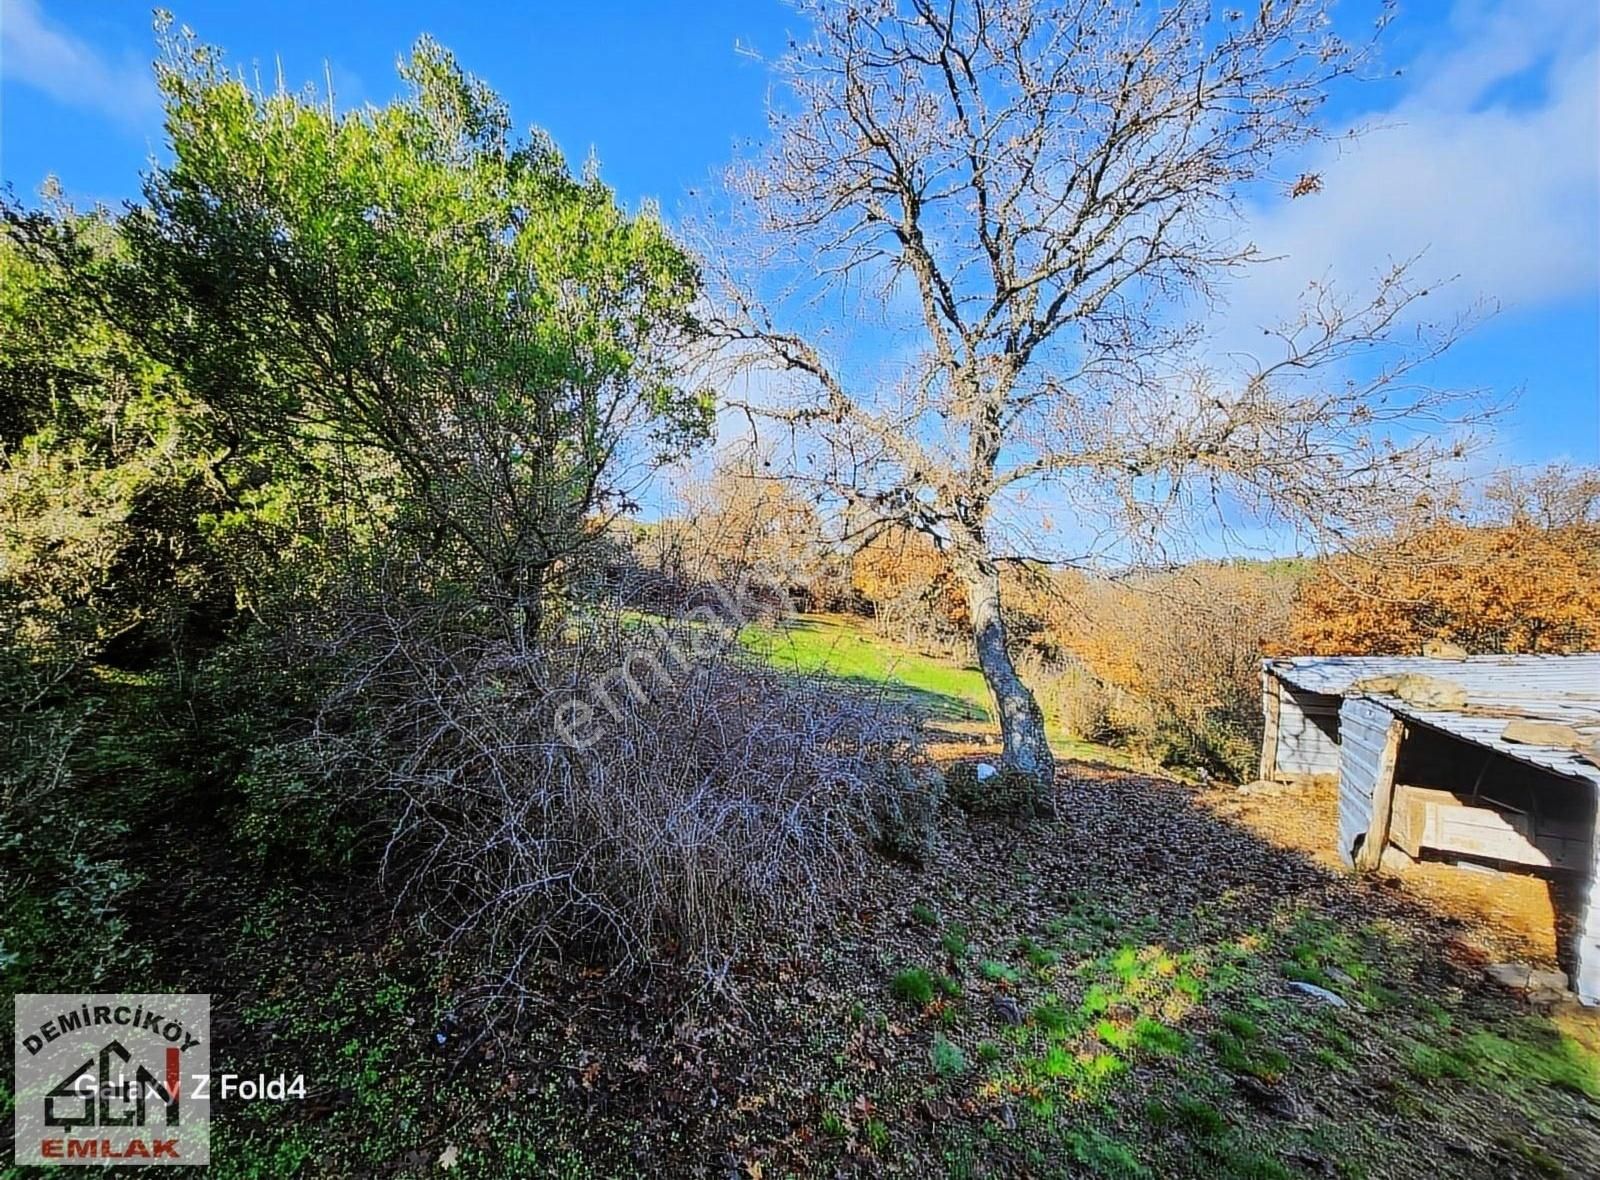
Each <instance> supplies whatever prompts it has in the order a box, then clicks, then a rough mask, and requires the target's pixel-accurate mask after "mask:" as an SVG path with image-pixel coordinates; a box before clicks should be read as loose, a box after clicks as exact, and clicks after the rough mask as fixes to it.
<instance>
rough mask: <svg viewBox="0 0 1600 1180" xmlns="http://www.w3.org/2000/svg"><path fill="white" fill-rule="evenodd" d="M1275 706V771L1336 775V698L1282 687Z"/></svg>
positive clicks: (1337, 762) (1337, 715)
mask: <svg viewBox="0 0 1600 1180" xmlns="http://www.w3.org/2000/svg"><path fill="white" fill-rule="evenodd" d="M1279 700H1280V704H1279V706H1278V769H1279V770H1280V771H1282V772H1284V773H1287V774H1338V773H1339V698H1338V697H1336V696H1324V695H1322V694H1320V693H1311V692H1305V691H1303V690H1302V689H1298V688H1294V687H1293V686H1291V685H1284V686H1283V692H1282V695H1281V697H1280V698H1279Z"/></svg>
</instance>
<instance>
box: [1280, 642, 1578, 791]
mask: <svg viewBox="0 0 1600 1180" xmlns="http://www.w3.org/2000/svg"><path fill="white" fill-rule="evenodd" d="M1263 666H1264V668H1265V669H1266V671H1267V672H1268V673H1270V674H1271V675H1273V676H1276V677H1277V678H1278V679H1279V680H1282V681H1284V682H1285V683H1287V684H1292V685H1294V686H1295V687H1296V688H1299V689H1301V690H1303V691H1305V692H1314V693H1321V694H1324V695H1327V696H1339V697H1342V696H1346V695H1350V694H1351V689H1352V686H1353V685H1354V684H1355V683H1356V682H1357V681H1359V680H1365V679H1367V678H1369V677H1373V676H1393V675H1404V674H1406V673H1417V674H1421V675H1424V676H1432V677H1436V678H1438V679H1440V680H1448V681H1452V682H1453V683H1455V684H1458V685H1460V686H1461V687H1462V688H1463V689H1464V690H1465V691H1466V694H1467V705H1466V708H1465V709H1459V710H1458V709H1430V708H1423V707H1421V706H1419V705H1414V704H1411V703H1409V702H1407V701H1404V700H1401V699H1400V698H1399V697H1396V696H1390V695H1388V694H1386V693H1373V692H1358V693H1356V694H1355V695H1358V696H1364V697H1369V698H1371V699H1372V700H1374V701H1377V702H1380V703H1381V704H1382V705H1383V706H1384V707H1385V708H1387V709H1388V710H1389V711H1390V712H1392V713H1395V714H1396V715H1398V716H1401V717H1405V718H1406V719H1408V720H1411V721H1415V722H1417V723H1419V724H1422V725H1427V726H1429V727H1431V728H1433V729H1438V730H1441V731H1443V732H1445V733H1448V734H1450V735H1451V736H1452V737H1456V738H1460V739H1461V740H1462V741H1466V742H1472V743H1473V744H1474V745H1478V746H1484V747H1487V748H1489V749H1492V750H1494V751H1495V752H1496V753H1499V754H1504V755H1505V756H1506V757H1507V758H1514V759H1516V760H1517V761H1518V762H1525V763H1527V764H1529V765H1530V766H1537V767H1539V768H1540V769H1541V770H1548V771H1551V772H1553V773H1555V774H1561V775H1566V776H1567V777H1569V778H1577V779H1583V780H1586V781H1587V782H1590V783H1592V784H1594V786H1595V787H1596V788H1597V789H1600V766H1596V765H1595V764H1594V763H1593V762H1590V761H1589V760H1588V759H1586V758H1584V757H1583V756H1582V755H1580V754H1579V753H1577V752H1576V751H1575V750H1573V749H1570V748H1568V747H1565V746H1544V745H1533V744H1527V743H1522V742H1508V741H1506V740H1505V739H1504V738H1503V737H1501V733H1502V732H1503V731H1504V729H1505V727H1506V723H1507V722H1508V721H1510V720H1512V719H1513V718H1530V719H1535V720H1540V721H1553V722H1556V723H1558V724H1562V725H1569V726H1571V727H1572V728H1573V729H1576V730H1577V731H1578V732H1579V733H1580V734H1581V735H1582V736H1583V737H1585V738H1588V739H1591V740H1600V652H1586V653H1583V654H1581V655H1571V656H1553V655H1540V656H1466V657H1464V658H1462V659H1439V658H1435V657H1430V656H1297V657H1294V658H1291V659H1272V660H1266V661H1264V663H1263Z"/></svg>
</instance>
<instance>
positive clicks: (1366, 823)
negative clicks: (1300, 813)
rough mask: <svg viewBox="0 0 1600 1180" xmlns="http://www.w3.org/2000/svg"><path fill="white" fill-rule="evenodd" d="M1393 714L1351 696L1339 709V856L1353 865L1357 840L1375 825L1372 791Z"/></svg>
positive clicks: (1376, 705) (1362, 699)
mask: <svg viewBox="0 0 1600 1180" xmlns="http://www.w3.org/2000/svg"><path fill="white" fill-rule="evenodd" d="M1392 716H1393V715H1392V714H1391V713H1390V712H1389V710H1388V709H1386V708H1384V707H1383V706H1382V705H1380V704H1378V703H1377V702H1376V701H1371V700H1368V699H1367V698H1365V697H1349V698H1347V699H1346V700H1345V702H1344V704H1343V705H1342V706H1341V707H1340V709H1339V734H1340V738H1341V745H1342V747H1343V756H1342V757H1341V758H1340V761H1339V856H1340V857H1341V858H1342V859H1343V860H1344V862H1345V864H1353V863H1354V861H1353V858H1352V855H1351V854H1352V853H1353V851H1354V850H1355V846H1356V841H1357V840H1358V839H1360V838H1361V837H1362V836H1364V835H1366V833H1367V831H1368V829H1370V828H1371V827H1372V793H1373V790H1374V789H1375V788H1376V786H1377V782H1378V769H1379V766H1380V765H1381V763H1382V762H1383V747H1384V743H1385V741H1386V740H1387V738H1388V735H1389V721H1390V719H1391V717H1392Z"/></svg>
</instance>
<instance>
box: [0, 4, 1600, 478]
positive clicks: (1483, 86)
mask: <svg viewBox="0 0 1600 1180" xmlns="http://www.w3.org/2000/svg"><path fill="white" fill-rule="evenodd" d="M1372 7H1373V6H1372V5H1371V4H1370V3H1346V4H1344V5H1342V6H1341V7H1340V8H1339V9H1338V10H1337V11H1338V12H1339V14H1340V15H1339V20H1340V22H1341V24H1344V25H1346V26H1348V27H1349V28H1350V29H1352V30H1355V29H1358V28H1360V27H1361V26H1362V25H1363V24H1364V23H1365V22H1366V21H1367V20H1369V19H1370V14H1371V11H1372ZM1595 9H1596V6H1595V5H1594V4H1593V2H1592V0H1515V2H1510V0H1506V2H1502V3H1493V2H1490V0H1465V2H1460V3H1454V4H1448V3H1435V4H1424V3H1420V2H1413V3H1409V4H1402V6H1401V9H1400V12H1399V16H1398V19H1397V20H1396V22H1395V24H1394V25H1393V27H1392V28H1391V30H1390V32H1389V34H1388V35H1387V37H1386V48H1385V60H1386V67H1388V68H1390V69H1400V70H1401V71H1402V72H1401V74H1400V75H1399V76H1398V77H1395V76H1392V75H1391V76H1388V77H1386V78H1385V79H1384V80H1382V81H1379V82H1371V83H1366V84H1363V85H1361V86H1357V87H1351V88H1348V89H1346V90H1344V91H1341V92H1340V93H1338V94H1336V95H1335V96H1334V103H1333V105H1332V107H1331V109H1330V114H1329V118H1330V121H1331V122H1333V123H1334V124H1336V125H1341V126H1342V125H1343V124H1345V123H1347V122H1349V121H1352V120H1356V119H1368V120H1371V119H1377V120H1379V121H1380V122H1381V123H1382V126H1381V128H1380V129H1379V130H1378V131H1375V132H1374V133H1372V134H1371V135H1369V136H1368V137H1366V138H1365V139H1364V140H1362V141H1361V142H1360V143H1359V144H1358V146H1357V147H1356V148H1355V149H1353V150H1350V151H1346V152H1342V153H1340V154H1338V155H1328V156H1327V157H1325V158H1321V159H1315V160H1312V161H1310V162H1309V163H1310V164H1311V165H1312V166H1315V167H1316V168H1318V169H1319V170H1321V171H1323V172H1324V174H1325V180H1326V188H1325V190H1324V191H1323V193H1321V194H1319V195H1318V196H1317V197H1316V199H1315V200H1306V201H1297V202H1293V203H1292V204H1289V203H1284V202H1275V203H1272V204H1270V205H1263V206H1261V207H1259V208H1254V207H1252V209H1251V211H1250V212H1251V217H1252V221H1253V222H1254V224H1252V225H1251V227H1250V232H1251V234H1252V235H1253V236H1254V237H1256V238H1257V239H1258V240H1259V241H1260V242H1261V243H1262V244H1263V245H1264V246H1266V247H1267V248H1268V249H1270V250H1271V251H1272V252H1274V253H1277V254H1281V255H1283V256H1284V258H1283V261H1282V262H1279V263H1275V264H1273V266H1271V267H1268V268H1265V270H1264V271H1263V273H1262V274H1261V275H1259V276H1257V277H1254V278H1252V279H1251V280H1249V281H1248V282H1246V283H1245V284H1243V285H1242V286H1241V287H1240V288H1239V289H1238V290H1237V291H1236V292H1235V299H1234V307H1233V310H1232V311H1231V312H1230V313H1229V317H1230V318H1231V319H1232V320H1233V321H1234V328H1235V329H1236V328H1237V327H1238V326H1239V325H1240V324H1244V323H1252V322H1259V316H1258V313H1260V314H1261V315H1264V314H1265V313H1264V312H1262V309H1265V308H1270V307H1273V306H1277V305H1279V304H1280V303H1281V301H1282V300H1283V299H1284V298H1287V297H1289V296H1290V294H1291V293H1292V292H1293V291H1295V290H1298V289H1299V288H1300V287H1301V286H1302V285H1303V283H1304V281H1305V279H1306V278H1308V277H1316V276H1320V275H1324V274H1333V275H1335V276H1336V277H1343V278H1348V279H1349V280H1351V281H1360V280H1362V279H1365V278H1367V277H1369V276H1370V274H1371V273H1372V272H1373V271H1374V270H1376V269H1377V268H1378V267H1380V266H1381V265H1382V264H1383V262H1384V261H1385V259H1387V258H1389V257H1394V256H1403V255H1410V254H1413V253H1415V252H1417V251H1419V250H1426V251H1427V253H1426V255H1425V260H1426V263H1427V266H1428V268H1429V269H1430V270H1431V271H1432V272H1433V273H1435V274H1437V275H1440V276H1450V275H1457V274H1459V275H1460V278H1459V279H1458V280H1457V282H1456V283H1455V284H1454V286H1453V288H1452V292H1453V296H1454V297H1457V298H1459V299H1460V300H1461V301H1463V302H1465V301H1466V300H1467V299H1469V298H1471V297H1474V296H1480V295H1481V296H1483V297H1486V298H1490V299H1496V300H1498V301H1499V303H1500V305H1501V311H1500V313H1499V314H1498V315H1497V316H1496V317H1495V318H1494V319H1493V320H1491V321H1490V322H1489V323H1488V324H1487V325H1486V326H1484V327H1482V328H1480V329H1478V330H1477V331H1476V332H1475V333H1474V334H1473V335H1472V336H1471V337H1469V338H1468V339H1467V340H1465V341H1464V342H1463V343H1461V344H1460V345H1458V347H1457V349H1456V350H1455V351H1454V352H1453V353H1452V354H1450V355H1448V356H1447V357H1446V358H1445V359H1443V360H1442V361H1440V362H1437V364H1436V366H1435V368H1434V370H1433V372H1432V374H1431V376H1432V379H1433V380H1434V381H1435V382H1436V383H1439V384H1450V385H1471V386H1481V387H1486V388H1488V389H1490V390H1492V391H1494V392H1495V393H1497V394H1500V395H1502V396H1510V395H1513V394H1519V400H1518V401H1517V404H1516V406H1515V408H1514V409H1513V410H1512V412H1511V413H1510V415H1509V416H1508V417H1507V418H1506V420H1505V421H1504V422H1503V423H1502V425H1501V428H1500V437H1499V440H1498V442H1497V443H1496V444H1495V447H1494V449H1493V451H1492V452H1491V453H1486V454H1484V455H1483V456H1481V457H1479V458H1480V460H1481V462H1483V463H1484V464H1485V465H1488V464H1490V463H1493V462H1499V461H1508V462H1512V463H1518V464H1532V463H1542V462H1546V461H1551V460H1558V459H1567V460H1570V461H1573V462H1578V463H1591V464H1592V463H1597V462H1600V393H1597V390H1600V228H1597V227H1600V132H1597V116H1596V104H1597V103H1600V95H1597V85H1600V83H1597V78H1600V70H1597V61H1600V17H1597V16H1596V12H1595ZM174 12H175V15H176V17H177V19H178V20H179V21H181V22H183V23H186V24H188V25H190V26H192V27H193V28H195V29H196V30H197V31H198V32H199V34H200V35H201V37H202V38H203V39H205V40H207V41H209V42H212V43H214V44H219V45H221V46H223V47H224V48H226V49H227V50H228V52H229V54H230V57H231V58H232V59H233V60H234V61H235V62H237V63H241V64H246V65H249V64H251V63H254V64H255V66H256V67H257V68H259V70H260V71H261V73H262V75H263V77H266V78H271V77H272V75H273V73H274V72H275V71H276V69H277V68H278V63H280V62H281V65H282V69H283V72H284V75H285V77H286V78H287V79H288V80H289V81H290V82H291V83H299V82H303V81H307V80H314V81H316V82H318V83H319V84H320V83H321V82H322V81H323V79H324V78H325V77H331V79H332V81H333V84H334V87H335V90H336V92H337V93H338V95H339V98H340V101H341V102H342V103H351V104H355V103H361V102H366V101H372V102H382V101H384V100H385V99H387V98H388V97H390V96H391V95H392V94H393V93H394V91H395V88H396V83H395V76H394V61H395V58H396V57H397V56H398V55H399V54H400V53H402V52H403V51H404V50H405V49H406V47H407V46H408V45H409V44H410V43H411V42H412V40H413V39H414V38H415V37H416V36H417V35H418V34H419V33H422V32H429V33H432V34H434V35H435V36H436V37H437V38H438V39H439V40H441V41H442V42H443V43H444V44H446V45H448V46H449V47H450V48H452V49H453V50H454V51H455V52H456V53H457V55H458V56H459V57H460V58H461V60H462V62H463V63H464V64H465V65H466V66H467V67H468V68H469V69H471V70H473V71H474V72H476V73H478V74H480V75H482V76H483V77H485V78H486V79H487V80H488V81H490V82H491V83H492V84H493V85H494V86H495V87H496V88H497V89H498V90H499V91H500V92H501V93H502V94H503V95H504V96H505V98H506V99H507V101H508V102H509V103H510V105H511V109H512V112H513V115H514V117H515V118H516V119H517V120H518V121H519V122H520V123H522V124H530V123H536V124H539V125H541V126H543V127H544V128H546V129H547V130H549V131H550V132H551V133H552V134H553V135H554V136H555V138H556V140H557V142H558V143H560V144H561V146H562V147H563V148H564V149H565V151H566V152H567V154H568V156H569V157H570V158H571V159H572V160H573V161H574V162H575V163H576V162H579V161H581V160H582V158H583V157H585V156H586V155H588V154H589V153H590V152H591V151H593V152H594V154H595V155H596V156H597V157H598V158H599V160H600V162H601V167H602V174H603V175H604V177H605V178H606V180H607V181H609V182H610V183H611V184H612V185H613V186H615V187H616V189H617V190H618V192H619V193H620V194H621V196H622V197H623V198H624V199H625V200H627V201H629V202H638V201H640V200H642V199H645V198H654V199H656V200H658V201H659V202H660V204H661V206H662V208H663V210H664V211H665V212H666V213H667V214H668V216H669V217H671V216H672V214H673V212H674V210H676V209H678V208H680V207H682V206H683V205H684V204H685V202H686V200H687V198H688V194H689V192H690V190H692V189H694V188H696V187H701V186H704V185H706V184H707V182H708V181H709V180H710V178H711V176H712V174H713V172H714V170H715V169H716V168H717V167H718V166H719V165H721V164H722V163H724V162H725V161H726V160H727V159H728V157H729V156H730V155H731V153H732V151H733V149H734V146H735V144H736V142H738V141H740V140H741V139H747V138H750V137H755V136H759V135H760V134H761V133H762V130H763V126H764V116H763V110H764V104H765V100H766V93H767V86H768V75H767V68H766V66H765V65H764V64H763V62H762V61H761V60H760V57H761V56H762V55H766V56H769V57H770V56H775V55H776V54H777V53H779V52H781V51H782V49H783V48H784V47H785V44H786V41H787V37H788V33H789V31H790V30H791V29H798V28H799V18H798V17H797V16H796V15H795V14H794V13H793V12H792V10H790V9H788V8H787V7H785V6H784V5H782V4H781V3H778V2H777V0H695V2H694V3H666V2H645V0H634V2H632V3H625V2H623V0H589V2H587V3H583V4H572V3H541V4H527V5H515V6H513V5H501V4H497V5H489V4H484V3H452V4H441V3H417V2H408V0H388V2H385V3H370V2H359V0H322V2H320V3H305V2H301V0H293V2H271V0H260V2H258V3H251V4H243V3H238V2H237V0H235V2H219V0H205V2H201V0H190V2H187V3H183V2H181V0H180V2H177V3H175V4H174ZM152 48H153V44H152V37H151V33H150V14H149V10H148V9H146V8H144V7H142V6H141V5H140V4H138V3H130V2H116V3H108V2H104V0H101V2H95V0H0V103H3V106H0V179H3V180H4V181H5V182H6V183H8V184H10V185H11V186H12V187H13V188H15V190H16V191H17V192H18V193H19V194H20V195H23V196H24V197H31V196H32V195H33V194H34V193H35V192H36V191H37V189H38V186H39V184H40V182H41V181H42V180H43V178H44V177H45V175H46V174H49V173H54V174H55V175H57V176H58V177H59V178H60V179H61V181H62V183H63V184H64V186H65V188H66V190H67V192H68V194H69V195H70V196H71V197H73V198H74V199H75V200H76V201H78V202H79V203H80V204H82V203H88V202H91V201H95V200H100V201H106V202H110V203H117V202H120V201H121V200H124V199H131V198H134V197H136V196H137V194H138V187H139V177H140V174H141V172H142V171H143V170H144V169H145V168H146V167H147V166H148V162H149V161H150V159H151V158H152V157H153V156H158V155H159V154H160V152H161V127H160V111H159V108H158V106H157V104H156V100H155V95H154V90H153V87H152V84H151V82H150V75H149V68H148V61H149V58H150V56H151V53H152Z"/></svg>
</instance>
